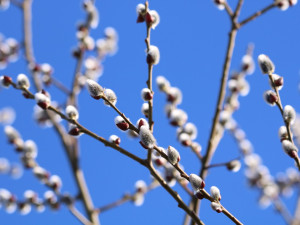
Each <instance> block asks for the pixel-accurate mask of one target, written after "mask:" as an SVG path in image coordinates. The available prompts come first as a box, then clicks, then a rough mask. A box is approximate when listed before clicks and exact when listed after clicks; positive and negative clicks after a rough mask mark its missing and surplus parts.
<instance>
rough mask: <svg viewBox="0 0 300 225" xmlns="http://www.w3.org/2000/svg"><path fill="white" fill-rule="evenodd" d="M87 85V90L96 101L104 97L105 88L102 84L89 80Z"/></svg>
mask: <svg viewBox="0 0 300 225" xmlns="http://www.w3.org/2000/svg"><path fill="white" fill-rule="evenodd" d="M86 85H87V89H88V91H89V93H90V95H91V96H92V97H93V98H94V99H97V100H98V99H100V98H102V96H103V91H104V90H103V87H101V85H100V84H98V83H97V82H95V81H93V80H91V79H87V80H86Z"/></svg>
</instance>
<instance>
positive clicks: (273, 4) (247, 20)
mask: <svg viewBox="0 0 300 225" xmlns="http://www.w3.org/2000/svg"><path fill="white" fill-rule="evenodd" d="M276 6H277V3H276V2H275V1H274V2H273V3H272V4H270V5H268V6H266V7H265V8H263V9H262V10H259V11H257V12H256V13H254V14H253V15H251V16H249V17H248V18H246V19H244V20H242V21H241V22H240V23H239V24H238V25H239V27H242V26H244V25H245V24H247V23H248V22H250V21H252V20H254V19H256V18H257V17H259V16H261V15H263V14H264V13H266V12H268V11H269V10H270V9H273V8H274V7H276Z"/></svg>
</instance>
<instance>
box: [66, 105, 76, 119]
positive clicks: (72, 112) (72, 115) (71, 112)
mask: <svg viewBox="0 0 300 225" xmlns="http://www.w3.org/2000/svg"><path fill="white" fill-rule="evenodd" d="M66 114H67V116H68V117H69V118H70V119H71V120H78V118H79V113H78V111H77V109H76V108H75V107H74V106H73V105H68V106H67V108H66Z"/></svg>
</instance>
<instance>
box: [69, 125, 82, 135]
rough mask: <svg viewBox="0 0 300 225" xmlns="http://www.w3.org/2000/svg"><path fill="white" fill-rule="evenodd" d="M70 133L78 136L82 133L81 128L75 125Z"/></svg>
mask: <svg viewBox="0 0 300 225" xmlns="http://www.w3.org/2000/svg"><path fill="white" fill-rule="evenodd" d="M68 134H70V135H72V136H78V135H79V134H80V130H79V128H78V127H73V128H72V129H71V130H69V132H68Z"/></svg>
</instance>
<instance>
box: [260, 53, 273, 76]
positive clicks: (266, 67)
mask: <svg viewBox="0 0 300 225" xmlns="http://www.w3.org/2000/svg"><path fill="white" fill-rule="evenodd" d="M258 64H259V66H260V69H261V72H262V73H263V74H272V73H274V71H275V66H274V64H273V62H272V61H271V59H270V58H269V57H268V56H266V55H264V54H260V55H259V56H258Z"/></svg>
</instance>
